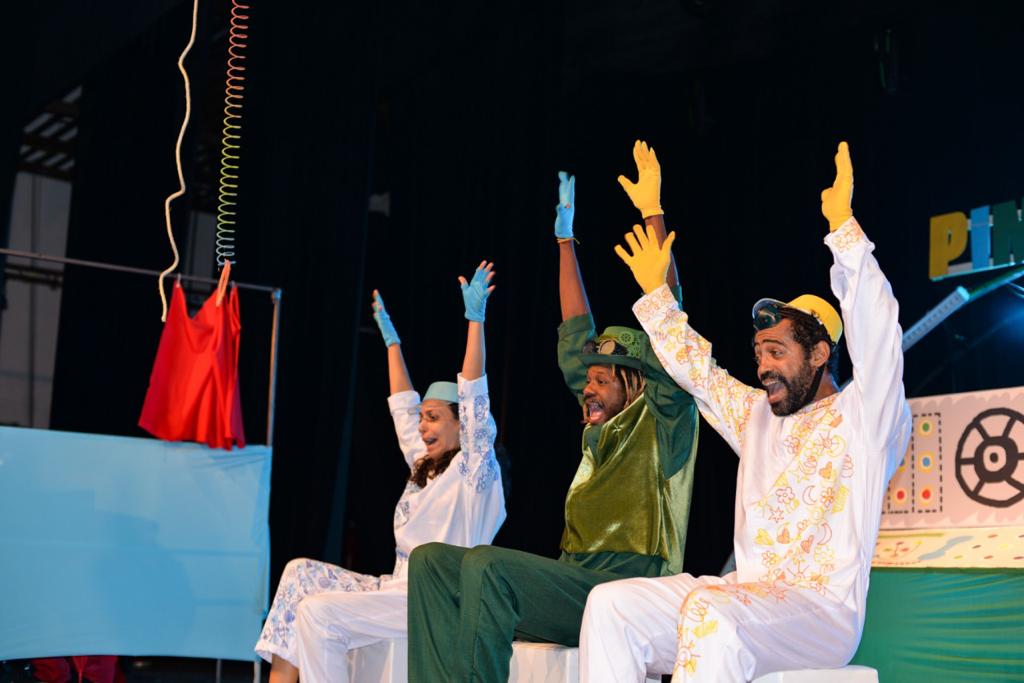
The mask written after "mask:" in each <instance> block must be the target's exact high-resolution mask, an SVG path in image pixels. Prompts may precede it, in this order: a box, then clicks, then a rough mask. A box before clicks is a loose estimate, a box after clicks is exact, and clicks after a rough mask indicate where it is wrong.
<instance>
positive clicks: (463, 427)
mask: <svg viewBox="0 0 1024 683" xmlns="http://www.w3.org/2000/svg"><path fill="white" fill-rule="evenodd" d="M493 269H494V264H493V263H488V262H487V261H481V262H480V265H479V266H477V267H476V272H475V273H473V279H472V280H469V281H467V280H466V278H464V277H462V276H461V275H460V276H459V284H460V285H461V286H462V301H463V303H464V304H465V308H466V320H468V321H469V330H468V332H467V337H466V357H465V359H464V360H463V362H462V372H461V373H459V445H460V447H461V449H462V452H461V455H460V456H459V462H458V469H459V473H460V474H461V475H462V478H463V480H464V481H465V482H466V483H467V484H468V485H470V486H471V487H473V489H474V490H475V491H476V492H477V493H482V492H484V491H486V490H487V489H488V488H489V487H490V486H491V485H492V484H493V483H494V481H495V479H497V477H498V463H497V460H495V456H494V439H495V438H496V437H497V431H498V430H497V427H496V425H495V424H494V418H493V417H492V416H491V400H490V396H489V394H488V390H487V374H486V373H485V372H484V367H485V353H484V317H485V309H486V306H487V298H488V297H489V296H490V295H491V292H493V291H494V285H492V284H491V280H492V279H494V270H493Z"/></svg>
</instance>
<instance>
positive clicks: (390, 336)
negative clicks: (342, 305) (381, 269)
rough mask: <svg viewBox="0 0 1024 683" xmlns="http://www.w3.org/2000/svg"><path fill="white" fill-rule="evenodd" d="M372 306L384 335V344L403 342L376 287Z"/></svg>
mask: <svg viewBox="0 0 1024 683" xmlns="http://www.w3.org/2000/svg"><path fill="white" fill-rule="evenodd" d="M370 306H371V307H372V308H373V319H374V320H376V321H377V327H378V328H379V329H380V333H381V336H383V337H384V346H391V345H393V344H401V343H402V340H401V339H399V338H398V332H396V331H395V326H394V325H392V324H391V316H390V315H388V312H387V309H385V308H384V300H383V299H381V298H380V292H378V291H377V290H376V289H375V290H373V303H372V304H370Z"/></svg>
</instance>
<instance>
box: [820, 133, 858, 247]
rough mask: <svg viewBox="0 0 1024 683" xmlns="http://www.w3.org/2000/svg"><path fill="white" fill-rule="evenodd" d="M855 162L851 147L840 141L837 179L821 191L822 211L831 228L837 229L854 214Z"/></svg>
mask: <svg viewBox="0 0 1024 683" xmlns="http://www.w3.org/2000/svg"><path fill="white" fill-rule="evenodd" d="M852 202H853V164H852V163H851V162H850V147H849V145H847V144H846V143H845V142H840V143H839V151H838V152H836V180H835V182H834V183H832V187H830V188H827V189H825V190H822V192H821V213H822V214H823V215H824V216H825V218H827V219H828V227H829V230H831V231H833V232H834V231H835V230H836V228H838V227H839V226H840V225H842V224H843V223H845V222H846V221H847V220H849V219H850V216H852V215H853V208H852V207H851V203H852Z"/></svg>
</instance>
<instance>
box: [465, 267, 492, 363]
mask: <svg viewBox="0 0 1024 683" xmlns="http://www.w3.org/2000/svg"><path fill="white" fill-rule="evenodd" d="M493 268H494V264H493V263H488V262H487V261H481V262H480V265H479V266H477V267H476V272H475V273H473V279H472V280H470V281H467V280H466V278H464V277H462V276H461V275H460V276H459V284H460V285H461V286H462V301H463V303H464V304H465V307H466V320H468V321H469V331H468V332H467V336H466V356H465V358H464V359H463V361H462V377H463V379H466V380H474V379H478V378H479V377H482V376H483V374H484V367H485V362H486V353H485V347H484V309H485V307H486V305H487V297H489V296H490V295H491V292H493V291H494V285H491V280H492V279H493V278H494V270H493ZM488 285H490V286H488Z"/></svg>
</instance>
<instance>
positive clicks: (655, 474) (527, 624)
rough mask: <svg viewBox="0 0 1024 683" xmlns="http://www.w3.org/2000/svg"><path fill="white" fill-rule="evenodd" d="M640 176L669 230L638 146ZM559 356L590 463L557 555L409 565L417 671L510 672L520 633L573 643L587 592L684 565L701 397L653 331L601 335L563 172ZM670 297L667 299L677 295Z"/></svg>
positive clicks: (657, 172) (415, 559)
mask: <svg viewBox="0 0 1024 683" xmlns="http://www.w3.org/2000/svg"><path fill="white" fill-rule="evenodd" d="M633 151H634V158H635V160H636V162H637V168H638V170H639V173H640V178H639V182H637V183H636V184H634V183H631V182H629V181H627V180H626V179H625V178H620V180H619V182H620V183H621V184H622V185H623V187H624V189H626V191H627V193H628V194H629V196H630V198H631V199H632V200H633V203H634V205H635V206H636V207H637V208H638V209H640V211H641V214H642V215H643V217H644V219H645V222H647V223H648V224H649V225H651V230H652V235H658V234H660V235H661V236H662V237H663V236H664V221H663V220H662V211H661V204H660V187H661V169H660V166H659V165H658V160H657V157H656V156H655V155H654V150H652V149H649V148H648V147H647V145H645V144H643V143H641V142H637V144H636V145H635V147H634V150H633ZM559 180H560V184H559V204H558V207H557V209H556V211H557V218H556V220H555V237H556V239H557V241H558V249H559V254H560V256H559V260H560V263H559V298H560V302H561V308H562V320H563V322H562V324H561V325H560V326H559V328H558V362H559V366H560V367H561V369H562V374H563V376H564V378H565V381H566V384H567V385H568V387H569V389H570V390H571V391H572V392H573V394H574V395H575V396H576V397H577V398H578V400H579V401H580V404H581V407H582V409H583V417H584V424H585V427H584V428H583V459H582V461H581V462H580V465H579V469H578V471H577V473H576V477H575V478H574V480H573V482H572V485H571V486H570V488H569V493H568V495H567V496H566V501H565V530H564V532H563V534H562V543H561V550H562V553H561V556H560V557H559V558H558V559H557V560H555V559H550V558H546V557H540V556H537V555H531V554H529V553H524V552H521V551H518V550H508V549H505V548H495V547H493V546H478V547H476V548H473V549H470V550H467V549H465V548H457V547H454V546H450V545H444V544H440V543H431V544H427V545H423V546H420V547H418V548H417V549H416V550H414V551H413V553H412V556H411V558H410V570H409V658H410V661H409V665H410V666H409V680H410V681H411V682H412V683H417V682H424V683H435V682H436V681H470V680H473V681H490V682H493V683H499V682H500V683H504V681H507V680H508V675H509V660H510V659H511V656H512V640H513V638H519V639H521V640H531V641H545V642H553V643H559V644H562V645H569V646H575V645H576V644H577V643H578V641H579V631H580V620H581V619H582V617H583V608H584V606H585V605H586V600H587V594H588V593H589V592H590V590H591V588H593V587H594V586H596V585H598V584H601V583H604V582H607V581H614V580H617V579H622V578H626V577H634V576H667V575H671V574H675V573H677V572H679V571H682V562H683V546H684V544H685V541H686V526H687V518H688V514H689V507H690V492H691V489H692V483H693V467H694V461H695V458H694V452H695V450H696V445H697V409H696V406H695V405H694V402H693V398H692V397H691V396H690V395H689V394H687V393H686V392H685V391H683V390H682V389H680V388H679V386H678V385H677V384H676V383H675V382H674V381H673V380H672V378H671V377H669V376H668V375H667V374H666V373H665V371H664V369H663V368H662V367H661V363H660V362H659V361H658V359H657V357H656V356H655V355H654V351H653V350H652V349H651V346H650V343H649V342H648V341H647V335H646V334H644V333H643V332H641V331H639V330H634V329H630V328H627V327H609V328H607V329H606V330H605V331H604V333H603V334H601V335H600V336H597V335H596V330H595V327H594V320H593V318H592V317H591V314H590V304H589V303H588V300H587V296H586V292H585V290H584V288H583V278H582V276H581V275H580V270H579V264H578V263H577V261H576V252H575V246H574V238H573V232H572V220H573V215H574V212H575V208H576V207H575V179H574V178H570V177H569V176H568V175H567V174H565V173H560V174H559ZM670 296H671V295H670Z"/></svg>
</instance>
